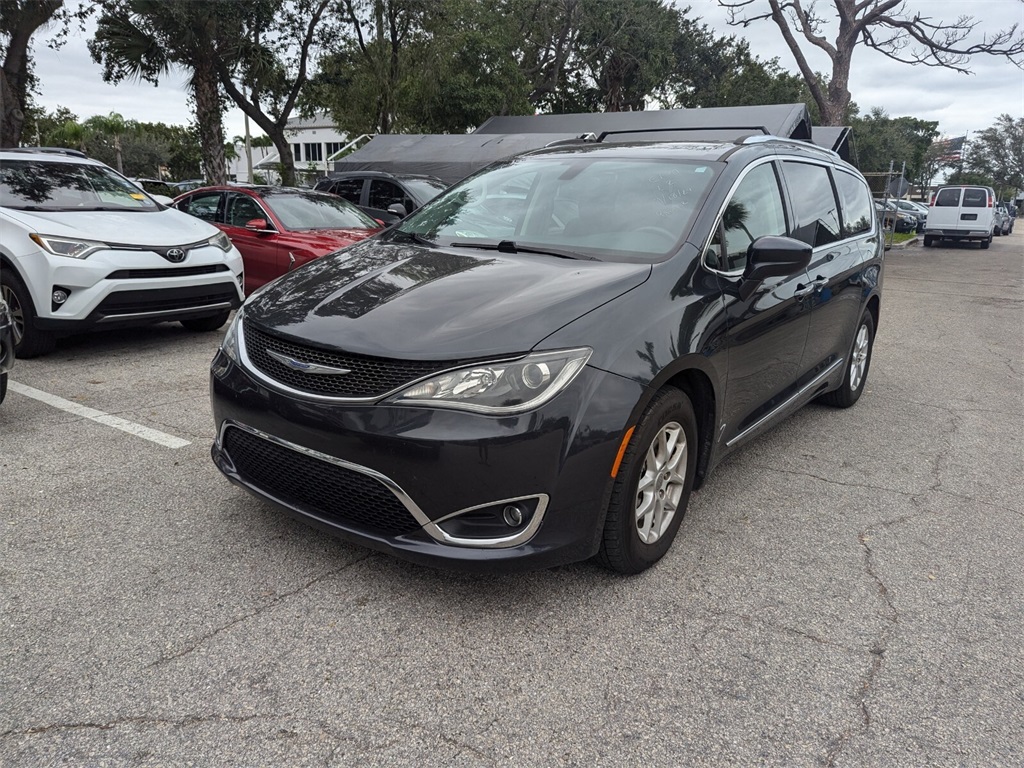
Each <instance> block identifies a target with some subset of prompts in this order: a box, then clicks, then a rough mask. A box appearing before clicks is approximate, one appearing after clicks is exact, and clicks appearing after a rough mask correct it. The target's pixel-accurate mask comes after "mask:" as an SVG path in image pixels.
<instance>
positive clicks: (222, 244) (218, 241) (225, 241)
mask: <svg viewBox="0 0 1024 768" xmlns="http://www.w3.org/2000/svg"><path fill="white" fill-rule="evenodd" d="M206 242H208V243H209V244H210V245H215V246H217V247H218V248H220V249H221V250H222V251H224V253H227V252H228V251H230V250H231V239H230V238H229V237H228V236H227V235H225V234H224V233H223V232H218V233H217V234H216V235H214V236H213V237H211V238H210V239H209V240H207V241H206Z"/></svg>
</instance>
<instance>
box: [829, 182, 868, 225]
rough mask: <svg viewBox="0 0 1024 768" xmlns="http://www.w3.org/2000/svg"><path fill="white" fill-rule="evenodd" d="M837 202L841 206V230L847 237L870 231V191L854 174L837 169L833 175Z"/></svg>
mask: <svg viewBox="0 0 1024 768" xmlns="http://www.w3.org/2000/svg"><path fill="white" fill-rule="evenodd" d="M835 179H836V190H837V191H838V192H839V202H841V203H842V206H843V230H844V231H845V232H846V235H847V236H848V237H849V236H851V235H859V234H860V233H861V232H870V231H871V205H872V203H871V192H870V191H869V190H868V187H867V184H865V183H864V182H863V181H861V180H860V179H858V178H857V177H856V176H854V175H852V174H849V173H843V172H842V171H839V172H837V173H836V175H835Z"/></svg>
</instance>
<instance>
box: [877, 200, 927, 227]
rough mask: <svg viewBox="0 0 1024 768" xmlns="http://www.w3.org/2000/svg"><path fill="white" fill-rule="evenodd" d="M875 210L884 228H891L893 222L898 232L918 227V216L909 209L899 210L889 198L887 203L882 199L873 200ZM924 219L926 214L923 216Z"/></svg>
mask: <svg viewBox="0 0 1024 768" xmlns="http://www.w3.org/2000/svg"><path fill="white" fill-rule="evenodd" d="M875 210H876V211H877V212H878V217H879V218H880V219H881V220H882V226H883V227H885V229H892V228H893V222H895V224H896V231H897V232H899V233H907V232H916V231H917V228H918V217H917V215H916V214H913V213H910V212H909V211H901V210H900V209H899V208H898V207H897V206H896V204H895V203H894V202H893V201H892V200H890V201H888V203H886V202H884V201H882V200H875ZM924 218H925V220H927V218H928V214H925V216H924Z"/></svg>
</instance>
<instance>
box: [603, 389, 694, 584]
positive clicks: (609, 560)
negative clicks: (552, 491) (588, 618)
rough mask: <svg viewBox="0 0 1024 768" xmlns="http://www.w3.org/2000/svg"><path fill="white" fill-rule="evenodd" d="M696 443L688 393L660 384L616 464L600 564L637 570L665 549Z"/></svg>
mask: <svg viewBox="0 0 1024 768" xmlns="http://www.w3.org/2000/svg"><path fill="white" fill-rule="evenodd" d="M697 445H698V443H697V419H696V417H695V416H694V413H693V405H692V404H691V403H690V398H688V397H687V396H686V394H685V393H683V392H682V391H680V390H678V389H675V388H666V389H663V390H662V391H661V392H659V393H658V394H657V395H655V397H654V399H653V400H652V401H651V403H650V404H649V405H648V406H647V410H645V411H644V414H643V416H642V417H641V418H640V421H639V423H638V424H637V425H636V428H635V429H634V432H633V436H632V438H631V439H630V441H629V444H628V445H627V447H626V451H625V454H624V455H623V460H622V463H621V464H620V465H619V471H618V473H617V474H616V478H615V485H614V486H613V488H612V496H611V500H610V501H609V503H608V514H607V516H606V517H605V524H604V534H603V537H602V540H601V549H600V551H599V552H598V554H597V559H598V561H599V562H600V563H601V564H602V565H604V566H605V567H606V568H610V569H611V570H613V571H618V572H619V573H640V572H641V571H644V570H646V569H648V568H650V567H651V566H652V565H654V564H655V563H656V562H658V560H660V559H661V558H662V557H663V556H664V555H665V553H666V552H668V550H669V547H671V546H672V541H673V540H674V539H675V537H676V532H677V531H678V530H679V525H680V523H681V522H682V520H683V514H684V513H685V512H686V505H687V502H688V501H689V499H690V491H691V490H692V489H693V478H694V475H695V473H696V468H697Z"/></svg>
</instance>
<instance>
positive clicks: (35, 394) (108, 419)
mask: <svg viewBox="0 0 1024 768" xmlns="http://www.w3.org/2000/svg"><path fill="white" fill-rule="evenodd" d="M7 388H8V389H9V390H10V391H11V392H17V393H18V394H19V395H24V396H25V397H31V398H32V399H33V400H38V401H39V402H41V403H46V404H47V405H52V406H53V407H54V408H59V409H60V410H62V411H66V412H67V413H73V414H74V415H75V416H81V417H82V418H83V419H91V420H92V421H95V422H99V423H100V424H106V425H107V426H108V427H113V428H114V429H120V430H121V431H122V432H127V433H128V434H130V435H135V436H136V437H141V438H142V439H143V440H149V441H150V442H152V443H156V444H158V445H162V446H164V447H166V448H184V447H185V446H186V445H190V444H191V443H190V441H188V440H182V439H181V438H180V437H175V436H174V435H168V434H167V433H166V432H161V431H160V430H159V429H151V428H150V427H144V426H142V425H141V424H136V423H135V422H132V421H127V420H125V419H122V418H118V417H117V416H111V415H110V414H109V413H104V412H103V411H97V410H96V409H95V408H89V407H87V406H84V405H81V404H80V403H75V402H72V401H71V400H65V399H64V398H63V397H57V395H51V394H50V393H49V392H43V391H42V390H41V389H36V388H34V387H29V386H26V385H25V384H19V383H18V382H16V381H8V382H7Z"/></svg>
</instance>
